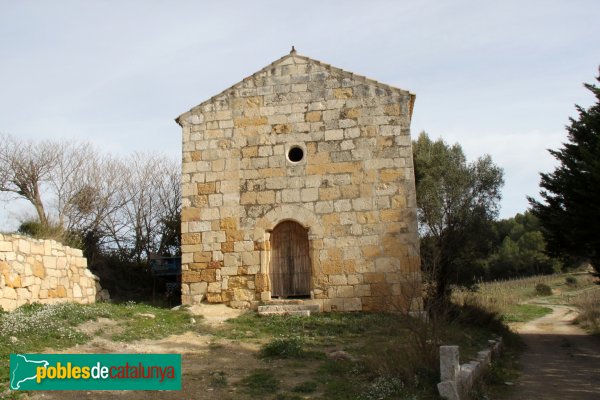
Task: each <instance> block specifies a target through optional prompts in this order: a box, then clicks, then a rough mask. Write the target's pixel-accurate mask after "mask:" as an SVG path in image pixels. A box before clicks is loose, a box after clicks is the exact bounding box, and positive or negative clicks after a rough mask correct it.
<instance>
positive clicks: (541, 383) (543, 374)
mask: <svg viewBox="0 0 600 400" xmlns="http://www.w3.org/2000/svg"><path fill="white" fill-rule="evenodd" d="M549 307H551V308H552V309H553V312H552V313H551V314H549V315H546V316H544V317H541V318H538V319H536V320H533V321H531V322H528V323H526V324H524V325H521V326H520V327H517V331H518V332H519V334H520V335H521V337H522V338H523V340H524V342H525V345H526V349H525V351H524V352H523V354H522V356H521V365H522V367H523V371H522V375H521V377H520V378H519V381H518V382H517V384H516V387H515V392H514V393H513V395H512V396H511V397H510V399H513V400H531V399H544V400H553V399H556V400H559V399H560V400H588V399H589V400H598V399H600V340H598V338H596V337H592V336H589V335H587V334H586V333H585V332H584V331H583V330H582V329H581V328H579V327H577V326H575V325H573V320H574V319H575V317H576V316H577V311H576V310H575V309H573V308H571V307H566V306H558V305H550V306H549Z"/></svg>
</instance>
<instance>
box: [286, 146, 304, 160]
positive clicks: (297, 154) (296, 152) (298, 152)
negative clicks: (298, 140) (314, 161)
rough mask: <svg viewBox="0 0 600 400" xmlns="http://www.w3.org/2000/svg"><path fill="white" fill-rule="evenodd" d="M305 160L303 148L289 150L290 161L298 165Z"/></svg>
mask: <svg viewBox="0 0 600 400" xmlns="http://www.w3.org/2000/svg"><path fill="white" fill-rule="evenodd" d="M303 158H304V150H302V148H301V147H298V146H294V147H292V148H290V149H289V150H288V160H290V161H291V162H294V163H297V162H300V161H302V159H303Z"/></svg>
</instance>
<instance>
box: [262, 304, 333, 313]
mask: <svg viewBox="0 0 600 400" xmlns="http://www.w3.org/2000/svg"><path fill="white" fill-rule="evenodd" d="M320 311H321V309H320V307H319V305H318V304H305V303H300V304H298V303H296V302H294V303H291V304H290V303H289V302H288V303H281V302H277V303H276V304H267V305H263V306H258V314H259V315H310V313H318V312H320Z"/></svg>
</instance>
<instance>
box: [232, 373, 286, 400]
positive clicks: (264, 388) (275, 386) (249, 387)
mask: <svg viewBox="0 0 600 400" xmlns="http://www.w3.org/2000/svg"><path fill="white" fill-rule="evenodd" d="M240 385H241V386H242V387H243V391H244V392H245V393H247V394H250V395H252V396H263V397H264V396H267V395H271V394H273V393H275V392H276V391H278V390H279V386H280V383H279V380H278V379H277V378H276V377H275V375H274V374H273V372H272V371H270V370H268V369H259V370H257V371H254V372H253V373H252V374H250V375H248V376H247V377H245V378H244V379H242V381H241V382H240ZM261 398H262V397H261Z"/></svg>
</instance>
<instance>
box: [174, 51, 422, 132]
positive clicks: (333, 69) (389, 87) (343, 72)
mask: <svg viewBox="0 0 600 400" xmlns="http://www.w3.org/2000/svg"><path fill="white" fill-rule="evenodd" d="M288 58H299V59H301V60H304V61H306V62H307V63H310V64H316V65H319V66H322V67H324V68H326V69H327V70H328V71H330V72H335V73H336V74H339V75H342V76H344V77H347V78H350V79H353V80H356V81H359V82H363V83H366V84H369V85H373V86H377V87H379V88H382V89H384V90H391V91H393V92H396V93H398V94H403V95H408V96H410V104H409V114H410V118H411V119H412V113H413V106H414V103H415V98H416V95H415V94H414V93H411V92H409V91H408V90H403V89H400V88H397V87H395V86H392V85H388V84H385V83H381V82H379V81H376V80H375V79H371V78H367V77H366V76H364V75H358V74H355V73H353V72H349V71H346V70H343V69H341V68H337V67H334V66H332V65H331V64H327V63H324V62H322V61H319V60H315V59H314V58H310V57H306V56H303V55H300V54H298V53H297V52H296V50H295V48H294V47H293V46H292V51H290V53H289V54H286V55H285V56H283V57H281V58H279V59H278V60H275V61H273V62H272V63H271V64H269V65H267V66H266V67H264V68H262V69H260V70H259V71H256V72H255V73H253V74H252V75H250V76H247V77H245V78H244V79H242V80H241V81H239V82H238V83H235V84H233V85H231V86H230V87H228V88H227V89H225V90H223V91H222V92H220V93H219V94H216V95H214V96H212V97H211V98H209V99H207V100H205V101H203V102H202V103H200V104H198V105H197V106H195V107H192V108H191V109H190V110H189V111H186V112H184V113H183V114H181V115H180V116H178V117H177V118H175V122H177V123H178V124H179V125H181V123H180V119H181V118H182V117H184V116H185V115H187V114H188V113H190V112H193V111H195V110H196V109H198V108H200V107H202V106H204V105H205V104H208V103H211V102H213V101H214V100H216V99H217V98H219V97H221V96H224V95H226V94H227V92H229V91H230V90H232V89H236V88H237V87H239V86H241V85H242V84H243V83H244V82H247V81H249V80H252V79H254V78H255V77H256V76H258V75H260V74H262V73H264V72H267V71H268V70H269V69H271V68H273V67H275V66H276V65H278V64H280V63H281V62H283V61H285V60H287V59H288Z"/></svg>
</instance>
